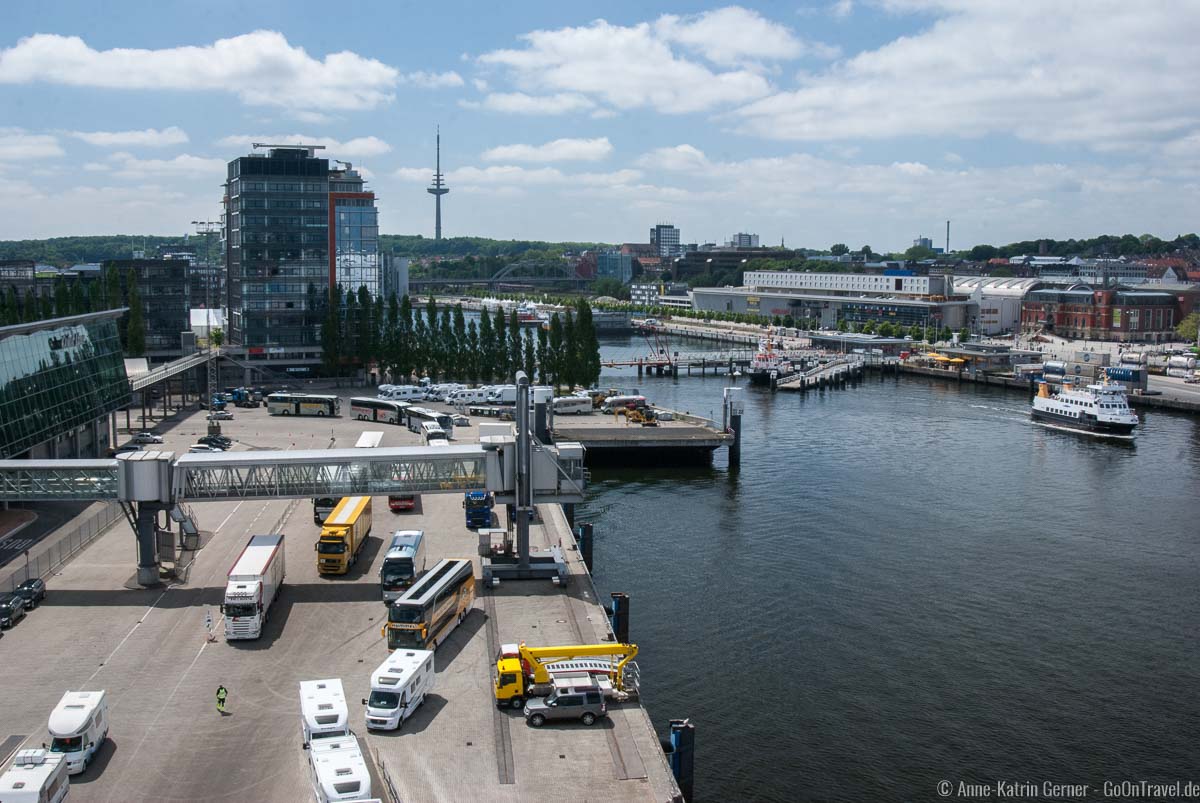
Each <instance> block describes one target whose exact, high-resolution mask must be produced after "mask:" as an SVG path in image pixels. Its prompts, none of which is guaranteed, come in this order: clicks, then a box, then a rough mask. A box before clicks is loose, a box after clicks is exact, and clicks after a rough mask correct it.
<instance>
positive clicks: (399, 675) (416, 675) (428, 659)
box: [362, 649, 437, 731]
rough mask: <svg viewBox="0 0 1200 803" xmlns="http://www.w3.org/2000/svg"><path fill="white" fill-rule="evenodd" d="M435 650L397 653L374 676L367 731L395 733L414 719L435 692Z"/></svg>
mask: <svg viewBox="0 0 1200 803" xmlns="http://www.w3.org/2000/svg"><path fill="white" fill-rule="evenodd" d="M436 677H437V675H436V674H435V673H434V671H433V651H432V650H403V649H401V650H396V651H394V652H392V653H389V654H388V657H387V658H385V659H384V661H383V663H382V664H380V665H379V666H378V667H376V669H375V671H374V672H372V673H371V697H370V699H368V700H363V701H362V702H363V705H365V706H366V707H367V727H368V728H370V729H371V730H388V731H390V730H395V729H396V728H399V727H400V726H401V725H403V724H404V720H406V719H408V718H409V717H411V716H412V715H413V712H415V711H416V710H417V706H419V705H420V704H421V703H423V702H424V701H425V695H426V694H428V693H429V692H431V691H433V687H434V679H435V678H436Z"/></svg>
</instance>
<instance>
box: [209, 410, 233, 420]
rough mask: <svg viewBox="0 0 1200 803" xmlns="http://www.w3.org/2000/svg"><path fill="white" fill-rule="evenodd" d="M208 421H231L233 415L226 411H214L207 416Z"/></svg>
mask: <svg viewBox="0 0 1200 803" xmlns="http://www.w3.org/2000/svg"><path fill="white" fill-rule="evenodd" d="M208 420H209V421H232V420H233V413H231V412H229V411H228V410H216V411H215V412H211V413H209V414H208Z"/></svg>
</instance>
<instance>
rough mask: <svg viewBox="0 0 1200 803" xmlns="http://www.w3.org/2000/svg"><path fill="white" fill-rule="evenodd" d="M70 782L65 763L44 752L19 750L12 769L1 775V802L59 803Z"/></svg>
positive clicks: (59, 757)
mask: <svg viewBox="0 0 1200 803" xmlns="http://www.w3.org/2000/svg"><path fill="white" fill-rule="evenodd" d="M70 788H71V782H70V780H69V779H68V778H67V762H66V761H65V760H64V759H63V757H62V756H61V755H56V754H54V753H50V752H48V751H46V750H22V751H20V752H19V753H17V757H16V758H15V759H14V760H13V763H12V766H11V767H9V768H8V771H7V772H5V773H4V774H3V775H0V801H4V803H59V801H61V800H65V799H66V797H67V791H68V790H69V789H70Z"/></svg>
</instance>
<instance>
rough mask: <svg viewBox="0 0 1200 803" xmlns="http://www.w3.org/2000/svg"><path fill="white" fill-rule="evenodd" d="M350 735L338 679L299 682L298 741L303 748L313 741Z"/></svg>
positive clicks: (344, 703)
mask: <svg viewBox="0 0 1200 803" xmlns="http://www.w3.org/2000/svg"><path fill="white" fill-rule="evenodd" d="M349 733H350V709H349V708H347V707H346V694H345V692H344V691H342V681H341V679H340V678H330V679H328V680H302V681H300V738H301V740H302V741H303V745H304V747H305V748H306V749H307V748H309V747H311V745H312V743H313V742H314V741H316V742H319V741H321V740H322V739H332V738H336V737H339V736H346V735H347V734H349Z"/></svg>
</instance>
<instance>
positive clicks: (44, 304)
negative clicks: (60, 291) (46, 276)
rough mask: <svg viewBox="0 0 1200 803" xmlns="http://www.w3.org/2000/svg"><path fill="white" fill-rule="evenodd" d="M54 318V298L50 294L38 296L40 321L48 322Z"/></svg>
mask: <svg viewBox="0 0 1200 803" xmlns="http://www.w3.org/2000/svg"><path fill="white" fill-rule="evenodd" d="M53 317H54V298H53V296H51V295H50V294H49V293H45V294H43V295H41V296H38V319H39V320H43V321H48V320H50V319H51V318H53Z"/></svg>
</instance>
